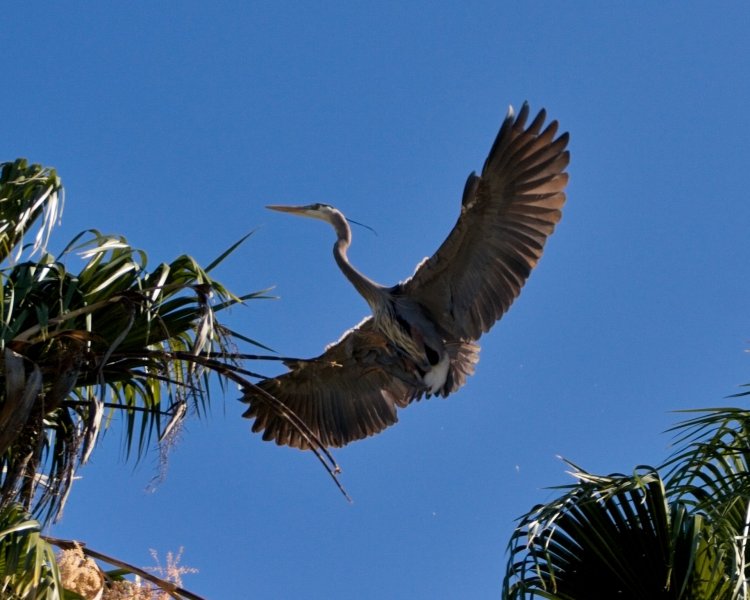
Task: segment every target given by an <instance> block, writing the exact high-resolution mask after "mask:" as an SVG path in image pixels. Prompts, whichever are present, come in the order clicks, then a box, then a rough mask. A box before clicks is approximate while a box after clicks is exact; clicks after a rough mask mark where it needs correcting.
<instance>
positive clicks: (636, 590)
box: [503, 408, 750, 600]
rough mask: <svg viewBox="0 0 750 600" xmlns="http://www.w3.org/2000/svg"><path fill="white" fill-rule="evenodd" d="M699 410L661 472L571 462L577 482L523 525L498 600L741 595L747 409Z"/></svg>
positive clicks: (747, 525)
mask: <svg viewBox="0 0 750 600" xmlns="http://www.w3.org/2000/svg"><path fill="white" fill-rule="evenodd" d="M697 412H698V413H699V414H698V416H696V417H694V418H691V419H689V420H687V421H685V422H682V423H680V424H678V425H677V426H675V427H674V428H673V429H674V431H676V432H678V438H677V441H676V449H675V452H674V453H673V454H672V456H671V457H670V458H669V459H668V460H667V461H666V462H665V463H664V464H663V465H662V466H661V467H660V468H659V469H654V468H651V467H637V468H636V469H635V470H634V473H633V474H632V475H622V474H616V475H609V476H596V475H592V474H590V473H587V472H585V471H584V470H582V469H581V468H579V467H577V466H575V465H573V464H572V463H569V464H570V466H571V467H572V468H573V471H572V474H573V476H574V477H575V478H576V480H577V482H576V483H575V484H573V485H571V486H568V487H566V488H565V491H564V493H563V494H562V495H561V496H560V497H559V498H557V499H556V500H554V501H552V502H550V503H548V504H545V505H539V506H536V507H534V508H533V509H532V510H531V511H529V512H528V513H527V514H525V515H524V516H523V517H522V518H521V519H520V524H519V526H518V527H517V529H516V531H515V532H514V534H513V536H512V538H511V541H510V543H509V553H510V558H509V561H508V565H507V569H506V574H505V579H504V584H503V598H507V599H520V598H535V597H536V598H549V599H561V600H562V599H566V600H583V599H588V598H623V599H626V598H628V599H636V598H638V599H640V598H664V599H675V600H676V599H681V600H724V599H726V600H729V599H735V598H747V597H748V578H749V577H750V569H749V568H748V557H749V556H750V555H749V554H748V548H747V546H748V544H747V541H748V532H749V529H750V411H747V410H743V409H739V408H722V409H711V410H700V411H697ZM660 472H661V473H663V474H660Z"/></svg>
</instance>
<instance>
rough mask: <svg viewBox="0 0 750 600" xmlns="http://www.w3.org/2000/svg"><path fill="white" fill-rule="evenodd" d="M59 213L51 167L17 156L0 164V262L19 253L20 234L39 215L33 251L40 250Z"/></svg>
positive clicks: (58, 191)
mask: <svg viewBox="0 0 750 600" xmlns="http://www.w3.org/2000/svg"><path fill="white" fill-rule="evenodd" d="M61 213H62V184H61V183H60V179H59V178H58V176H57V174H56V173H55V170H54V169H47V168H44V167H42V166H40V165H34V164H32V165H29V164H28V162H27V161H26V160H25V159H23V158H19V159H18V160H16V161H15V162H12V163H11V162H5V163H0V263H2V262H4V261H5V260H6V259H7V258H8V257H10V256H11V253H13V251H14V249H16V251H15V255H14V256H13V258H14V259H16V260H17V259H18V258H20V256H21V252H22V250H23V247H24V244H23V239H24V234H25V233H27V232H28V231H29V230H30V229H31V228H32V227H33V225H34V223H35V222H36V221H37V220H38V218H39V217H40V216H43V219H42V224H41V226H40V227H39V229H38V231H37V234H36V236H35V238H34V244H33V250H40V249H41V250H44V248H45V246H46V242H47V240H48V238H49V234H50V231H51V230H52V227H53V226H54V225H55V223H56V222H57V220H58V219H59V217H60V215H61Z"/></svg>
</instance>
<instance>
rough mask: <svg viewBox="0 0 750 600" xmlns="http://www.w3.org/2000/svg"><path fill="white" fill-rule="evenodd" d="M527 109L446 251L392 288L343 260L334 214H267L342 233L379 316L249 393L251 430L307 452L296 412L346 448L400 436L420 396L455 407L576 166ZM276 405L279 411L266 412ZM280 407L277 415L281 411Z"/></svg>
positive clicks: (467, 194) (480, 179)
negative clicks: (394, 428)
mask: <svg viewBox="0 0 750 600" xmlns="http://www.w3.org/2000/svg"><path fill="white" fill-rule="evenodd" d="M528 116H529V107H528V104H526V103H524V105H523V107H522V109H521V111H520V112H519V114H518V116H515V114H514V112H513V108H512V107H511V108H510V109H509V110H508V114H507V116H506V118H505V120H504V122H503V124H502V127H501V128H500V132H499V133H498V135H497V138H496V139H495V142H494V144H493V145H492V148H491V150H490V153H489V156H488V157H487V160H486V161H485V163H484V167H483V169H482V174H481V176H478V175H476V173H472V174H471V175H469V178H468V180H467V182H466V187H465V188H464V193H463V199H462V201H461V214H460V216H459V217H458V222H457V223H456V225H455V226H454V227H453V230H452V231H451V233H450V235H449V236H448V238H447V239H446V240H445V241H444V242H443V244H442V245H441V246H440V248H439V249H438V251H437V252H436V253H435V254H434V255H433V256H432V257H431V258H429V259H426V260H424V261H423V262H422V263H421V264H420V265H419V266H418V267H417V269H416V271H415V273H414V275H413V276H412V277H411V278H409V279H407V280H406V281H404V282H402V283H399V284H396V285H395V286H393V287H386V286H382V285H380V284H378V283H375V282H374V281H372V280H371V279H369V278H367V277H366V276H365V275H363V274H362V273H360V272H359V271H357V270H356V269H355V268H354V267H353V266H352V265H351V263H350V262H349V260H348V259H347V256H346V251H347V249H348V248H349V245H350V243H351V231H350V229H349V225H348V223H347V221H346V218H345V217H344V215H343V214H342V213H341V212H340V211H338V210H337V209H335V208H333V207H332V206H328V205H326V204H311V205H308V206H269V207H268V208H270V209H273V210H277V211H282V212H287V213H291V214H295V215H301V216H305V217H313V218H316V219H320V220H322V221H326V222H327V223H329V224H330V225H331V226H332V227H333V228H334V230H335V231H336V243H335V244H334V246H333V256H334V258H335V260H336V263H337V264H338V266H339V268H340V269H341V270H342V271H343V273H344V275H345V276H346V277H347V279H349V281H350V282H351V283H352V285H354V287H355V288H356V290H357V291H358V292H359V293H360V294H361V295H362V296H363V297H364V298H365V300H366V301H367V303H368V304H369V305H370V308H371V309H372V316H371V317H367V318H366V319H365V320H364V321H362V322H361V323H360V324H359V325H357V326H356V327H355V328H354V329H351V330H349V331H348V332H346V333H345V334H344V336H343V337H342V338H341V339H340V340H339V341H338V342H336V343H334V344H331V345H330V346H328V347H327V348H326V350H325V352H324V353H323V354H322V355H320V356H319V357H317V358H314V359H311V360H293V361H287V362H286V363H285V364H286V366H287V367H288V368H289V372H287V373H285V374H283V375H280V376H279V377H275V378H273V379H264V380H262V381H260V382H259V383H258V384H257V388H256V389H246V390H245V395H244V398H243V401H244V402H247V403H248V404H249V408H248V409H247V411H246V412H245V413H244V415H243V416H245V417H248V418H254V419H255V422H254V423H253V426H252V429H253V431H262V432H263V439H264V440H274V441H275V442H276V443H277V444H285V445H289V446H294V447H297V448H301V449H307V448H310V446H311V443H310V440H309V438H308V437H307V436H306V435H304V434H303V433H301V431H300V429H299V427H298V426H295V425H294V424H293V423H292V422H291V420H290V419H289V418H288V415H287V416H285V414H283V413H285V412H286V413H288V412H292V413H294V414H295V415H296V416H297V418H298V419H299V420H300V421H301V422H302V423H304V424H305V425H306V426H307V427H308V428H309V430H310V431H311V432H312V433H313V434H314V435H315V436H316V437H317V438H318V440H319V441H320V442H321V443H322V445H323V446H334V447H339V446H344V445H345V444H348V443H349V442H352V441H354V440H358V439H361V438H364V437H367V436H370V435H373V434H375V433H378V432H380V431H382V430H383V429H385V428H386V427H388V426H389V425H393V424H394V423H395V422H396V420H397V416H396V408H397V407H398V408H403V407H405V406H407V405H408V404H409V403H411V402H412V401H414V400H419V399H421V398H422V397H423V396H427V397H430V396H431V395H436V396H447V395H448V394H450V393H452V392H455V391H456V390H457V389H458V388H460V387H461V386H462V385H463V384H464V382H465V381H466V377H467V376H468V375H471V374H472V373H473V372H474V366H475V365H476V363H477V361H478V359H479V346H478V345H477V344H475V343H474V342H475V341H476V340H478V339H479V337H480V336H481V335H482V333H485V332H487V331H489V330H490V328H491V327H492V325H493V324H494V323H495V321H497V320H498V319H499V318H500V317H501V316H502V315H503V314H504V313H505V311H507V310H508V308H509V307H510V305H511V303H512V302H513V300H515V298H516V297H517V296H518V294H519V293H520V291H521V287H522V286H523V284H524V282H525V281H526V279H527V277H528V276H529V273H530V272H531V269H533V268H534V266H535V265H536V263H537V261H538V260H539V258H540V256H541V255H542V250H543V248H544V243H545V241H546V239H547V237H548V236H549V235H550V234H551V233H552V231H553V230H554V228H555V224H556V223H557V222H558V221H559V220H560V216H561V213H560V209H561V208H562V206H563V204H564V202H565V194H564V192H563V190H564V189H565V185H566V184H567V181H568V175H567V173H565V172H564V171H565V168H566V166H567V165H568V162H569V160H570V156H569V152H568V151H567V150H566V149H565V147H566V146H567V143H568V134H567V133H564V134H562V135H560V136H559V137H557V138H556V137H555V135H556V133H557V121H552V122H551V123H550V124H549V125H548V126H547V127H546V128H544V129H543V126H544V121H545V118H546V115H545V111H544V110H542V111H540V112H539V114H538V115H537V116H536V118H535V119H534V120H533V121H532V122H531V123H530V124H529V125H528V126H526V120H527V118H528ZM268 394H270V395H271V396H273V397H274V398H275V399H276V400H277V402H275V403H274V402H270V401H269V398H268ZM280 407H281V408H280Z"/></svg>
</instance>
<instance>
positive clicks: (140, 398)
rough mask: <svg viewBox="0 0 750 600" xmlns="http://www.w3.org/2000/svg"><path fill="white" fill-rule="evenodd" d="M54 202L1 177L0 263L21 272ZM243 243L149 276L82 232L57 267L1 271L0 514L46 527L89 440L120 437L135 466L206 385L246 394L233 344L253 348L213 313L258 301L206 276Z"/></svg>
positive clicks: (44, 172)
mask: <svg viewBox="0 0 750 600" xmlns="http://www.w3.org/2000/svg"><path fill="white" fill-rule="evenodd" d="M61 190H62V188H61V187H60V182H59V180H58V179H57V176H56V175H55V173H54V171H52V170H48V169H43V168H42V167H39V166H38V165H31V166H29V165H28V164H27V163H26V162H25V161H20V160H19V161H16V162H15V163H5V164H3V165H2V171H1V172H0V250H1V251H0V262H2V260H3V259H6V258H9V257H10V256H11V254H13V256H14V258H20V256H21V255H22V253H20V252H19V250H20V245H21V244H22V240H23V235H24V233H25V232H27V231H29V229H30V227H31V226H32V225H33V224H34V222H35V221H37V220H38V218H39V217H40V216H43V217H44V218H43V219H42V226H41V227H40V228H39V233H38V234H37V236H36V240H37V243H36V244H35V246H36V247H39V248H42V247H43V243H44V242H45V240H46V236H47V235H48V233H49V226H50V224H51V223H53V222H54V221H55V220H56V219H57V215H58V212H59V206H60V203H59V198H58V196H59V195H60V194H61ZM246 237H247V236H246ZM244 239H245V238H243V240H244ZM243 240H240V241H239V242H237V243H236V244H233V245H232V246H231V247H230V248H229V249H228V250H226V251H225V252H223V253H222V254H220V255H219V257H218V258H217V259H216V260H214V261H213V262H212V263H210V265H209V269H203V268H202V267H201V265H200V264H198V262H197V261H195V260H194V259H193V258H191V257H190V256H187V255H183V256H179V257H177V258H176V259H174V260H173V261H171V262H169V263H163V264H160V265H158V266H156V267H155V268H153V269H151V270H149V267H148V261H147V256H146V253H145V252H143V251H142V250H139V249H137V248H133V247H132V246H131V245H130V244H129V243H128V242H127V240H126V239H125V238H124V237H122V236H112V235H104V234H102V233H100V232H98V231H96V230H89V231H87V232H83V233H81V234H79V235H78V236H76V237H75V238H74V239H73V240H72V241H71V242H70V244H68V246H67V247H66V248H65V249H64V250H63V252H62V253H61V254H60V255H59V256H58V257H53V256H51V255H50V254H42V255H41V256H40V257H39V258H38V259H37V260H35V261H33V262H32V261H29V260H27V261H25V262H13V261H10V264H8V265H7V266H5V267H2V268H0V286H1V288H2V303H0V391H4V394H1V395H0V499H1V500H2V502H0V504H2V503H8V502H13V501H19V502H21V504H22V505H23V506H24V507H26V508H28V509H32V508H33V510H34V512H35V513H36V514H40V515H41V514H45V515H46V518H49V517H51V516H54V515H56V514H58V512H59V510H60V509H61V508H62V506H63V505H64V502H65V498H66V496H67V493H68V491H69V489H70V484H71V482H72V481H73V476H74V473H75V471H76V469H77V467H78V465H79V464H81V463H83V462H86V460H87V459H88V458H89V456H90V454H91V451H92V449H93V448H94V447H95V445H96V442H97V440H98V437H99V433H100V431H101V430H102V428H104V427H107V426H109V425H111V424H114V423H117V424H119V425H121V427H122V430H123V433H124V436H123V438H124V442H125V450H126V454H127V455H128V456H131V455H134V456H136V457H137V458H140V457H141V456H142V455H143V454H144V452H146V451H147V450H148V449H149V448H152V447H153V446H154V445H158V444H159V443H160V442H161V441H162V440H164V439H165V436H167V435H171V434H172V433H173V432H175V431H176V430H177V429H178V428H179V425H180V423H181V421H182V419H183V418H184V417H185V416H186V415H187V414H188V413H189V412H190V410H191V409H192V410H193V411H194V412H198V413H201V412H204V411H205V410H206V408H207V405H208V402H209V398H210V396H209V390H210V386H209V379H210V377H211V375H212V374H213V375H219V376H221V377H224V378H230V379H232V380H234V381H235V382H237V383H245V379H243V373H244V372H245V371H244V370H243V369H242V368H241V367H240V366H239V364H238V360H237V357H238V356H239V355H238V354H237V352H236V349H235V344H236V341H237V340H241V341H245V342H252V340H251V339H250V338H247V337H244V336H243V337H240V336H237V335H235V334H233V333H232V332H231V331H230V330H228V329H226V328H224V327H223V326H222V325H221V324H220V323H219V322H218V320H217V312H218V311H221V310H224V309H225V308H228V307H230V306H233V305H235V304H238V303H242V302H244V301H245V300H248V299H251V298H260V297H264V293H263V292H256V293H253V294H248V295H246V296H242V297H239V296H236V295H234V294H232V293H231V292H230V291H228V290H227V289H226V288H225V287H224V286H223V285H222V284H221V283H220V282H218V281H217V280H215V279H213V277H212V276H211V275H210V274H209V270H210V269H213V268H215V267H216V266H217V265H218V264H219V263H220V262H221V261H222V260H224V259H225V258H226V257H227V256H228V255H229V254H230V253H231V252H232V251H233V250H234V249H235V248H236V247H237V246H238V244H239V243H241V242H242V241H243ZM81 259H83V262H82V263H81Z"/></svg>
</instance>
